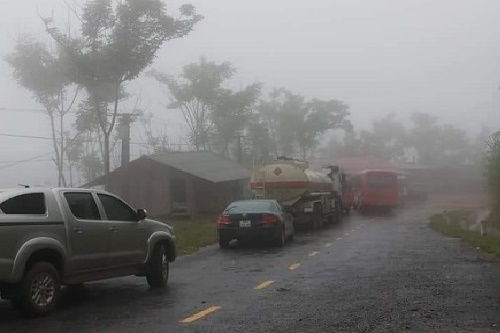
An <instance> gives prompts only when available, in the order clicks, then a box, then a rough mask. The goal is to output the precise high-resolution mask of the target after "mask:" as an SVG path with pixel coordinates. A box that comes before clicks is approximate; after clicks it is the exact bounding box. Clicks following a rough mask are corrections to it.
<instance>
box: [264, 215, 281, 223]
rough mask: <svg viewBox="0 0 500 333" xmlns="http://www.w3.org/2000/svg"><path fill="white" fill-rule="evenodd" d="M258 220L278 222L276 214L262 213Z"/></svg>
mask: <svg viewBox="0 0 500 333" xmlns="http://www.w3.org/2000/svg"><path fill="white" fill-rule="evenodd" d="M260 221H261V222H262V223H266V224H267V223H269V224H270V223H276V222H278V217H277V216H276V215H273V214H264V215H262V217H261V218H260Z"/></svg>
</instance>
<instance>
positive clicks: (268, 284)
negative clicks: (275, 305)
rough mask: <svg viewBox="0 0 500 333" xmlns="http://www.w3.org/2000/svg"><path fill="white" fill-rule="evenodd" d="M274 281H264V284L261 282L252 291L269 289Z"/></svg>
mask: <svg viewBox="0 0 500 333" xmlns="http://www.w3.org/2000/svg"><path fill="white" fill-rule="evenodd" d="M273 283H274V281H265V282H262V283H261V284H259V285H258V286H257V287H255V288H254V289H255V290H259V289H264V288H266V287H269V286H270V285H271V284H273Z"/></svg>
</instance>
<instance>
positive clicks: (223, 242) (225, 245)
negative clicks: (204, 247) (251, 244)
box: [219, 238, 231, 249]
mask: <svg viewBox="0 0 500 333" xmlns="http://www.w3.org/2000/svg"><path fill="white" fill-rule="evenodd" d="M229 243H231V241H230V240H229V239H223V238H219V247H220V248H221V249H228V248H229Z"/></svg>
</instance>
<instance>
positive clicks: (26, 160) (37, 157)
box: [0, 152, 52, 170]
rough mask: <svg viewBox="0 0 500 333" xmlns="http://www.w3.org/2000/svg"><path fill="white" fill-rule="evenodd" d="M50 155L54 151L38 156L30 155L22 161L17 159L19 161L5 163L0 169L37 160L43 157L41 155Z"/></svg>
mask: <svg viewBox="0 0 500 333" xmlns="http://www.w3.org/2000/svg"><path fill="white" fill-rule="evenodd" d="M49 155H52V152H50V153H45V154H41V155H37V156H33V157H30V158H27V159H24V160H22V161H17V162H14V163H11V164H8V165H4V166H2V167H0V170H3V169H7V168H10V167H13V166H16V165H19V164H23V163H28V162H32V161H34V160H37V159H39V158H41V157H45V156H49Z"/></svg>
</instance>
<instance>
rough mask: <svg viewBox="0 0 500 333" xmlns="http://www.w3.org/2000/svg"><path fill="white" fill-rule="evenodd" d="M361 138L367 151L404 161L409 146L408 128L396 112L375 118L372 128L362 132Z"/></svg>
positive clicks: (378, 155) (363, 147)
mask: <svg viewBox="0 0 500 333" xmlns="http://www.w3.org/2000/svg"><path fill="white" fill-rule="evenodd" d="M360 139H361V142H362V150H363V151H364V152H365V153H368V154H370V155H373V156H377V157H379V158H384V159H387V160H392V161H402V160H403V159H404V156H405V150H406V148H407V147H408V135H407V132H406V129H405V127H404V125H403V124H402V123H400V122H398V121H397V120H396V115H395V114H394V113H391V114H388V115H387V116H385V117H382V118H380V119H376V120H374V121H373V123H372V128H371V129H370V130H362V131H361V132H360Z"/></svg>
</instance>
